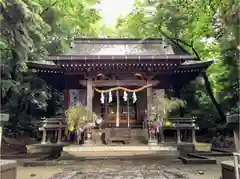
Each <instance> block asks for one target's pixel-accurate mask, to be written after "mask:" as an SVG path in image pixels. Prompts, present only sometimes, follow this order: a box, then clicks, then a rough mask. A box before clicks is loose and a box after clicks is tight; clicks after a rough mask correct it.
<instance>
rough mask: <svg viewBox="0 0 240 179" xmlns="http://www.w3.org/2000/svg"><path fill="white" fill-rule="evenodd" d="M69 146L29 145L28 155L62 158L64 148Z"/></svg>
mask: <svg viewBox="0 0 240 179" xmlns="http://www.w3.org/2000/svg"><path fill="white" fill-rule="evenodd" d="M66 145H67V144H33V145H27V146H26V147H27V153H28V154H49V155H50V156H53V157H55V156H56V157H57V156H60V154H61V152H62V149H63V146H66Z"/></svg>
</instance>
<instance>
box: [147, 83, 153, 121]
mask: <svg viewBox="0 0 240 179" xmlns="http://www.w3.org/2000/svg"><path fill="white" fill-rule="evenodd" d="M151 116H152V87H148V88H147V118H148V121H149V120H150V119H151Z"/></svg>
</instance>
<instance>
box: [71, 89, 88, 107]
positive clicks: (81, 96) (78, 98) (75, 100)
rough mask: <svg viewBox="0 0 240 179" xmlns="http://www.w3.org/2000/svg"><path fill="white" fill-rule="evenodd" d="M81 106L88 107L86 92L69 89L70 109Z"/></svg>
mask: <svg viewBox="0 0 240 179" xmlns="http://www.w3.org/2000/svg"><path fill="white" fill-rule="evenodd" d="M77 104H81V105H84V106H86V90H79V89H69V90H68V108H71V107H73V106H76V105H77Z"/></svg>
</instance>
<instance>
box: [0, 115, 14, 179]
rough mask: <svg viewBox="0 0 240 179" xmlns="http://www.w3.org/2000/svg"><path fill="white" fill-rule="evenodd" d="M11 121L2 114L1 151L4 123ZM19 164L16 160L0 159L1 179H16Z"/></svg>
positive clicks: (0, 117)
mask: <svg viewBox="0 0 240 179" xmlns="http://www.w3.org/2000/svg"><path fill="white" fill-rule="evenodd" d="M8 120H9V114H3V113H1V114H0V149H1V144H2V129H3V124H4V122H7V121H8ZM16 177H17V162H16V161H14V160H2V159H0V178H8V179H16Z"/></svg>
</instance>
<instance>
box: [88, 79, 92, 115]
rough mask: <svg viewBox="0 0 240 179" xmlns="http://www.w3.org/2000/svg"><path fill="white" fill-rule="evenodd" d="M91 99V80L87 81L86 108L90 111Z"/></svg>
mask: <svg viewBox="0 0 240 179" xmlns="http://www.w3.org/2000/svg"><path fill="white" fill-rule="evenodd" d="M92 98H93V87H92V79H88V80H87V107H88V109H89V110H90V111H92V107H93V105H92Z"/></svg>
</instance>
